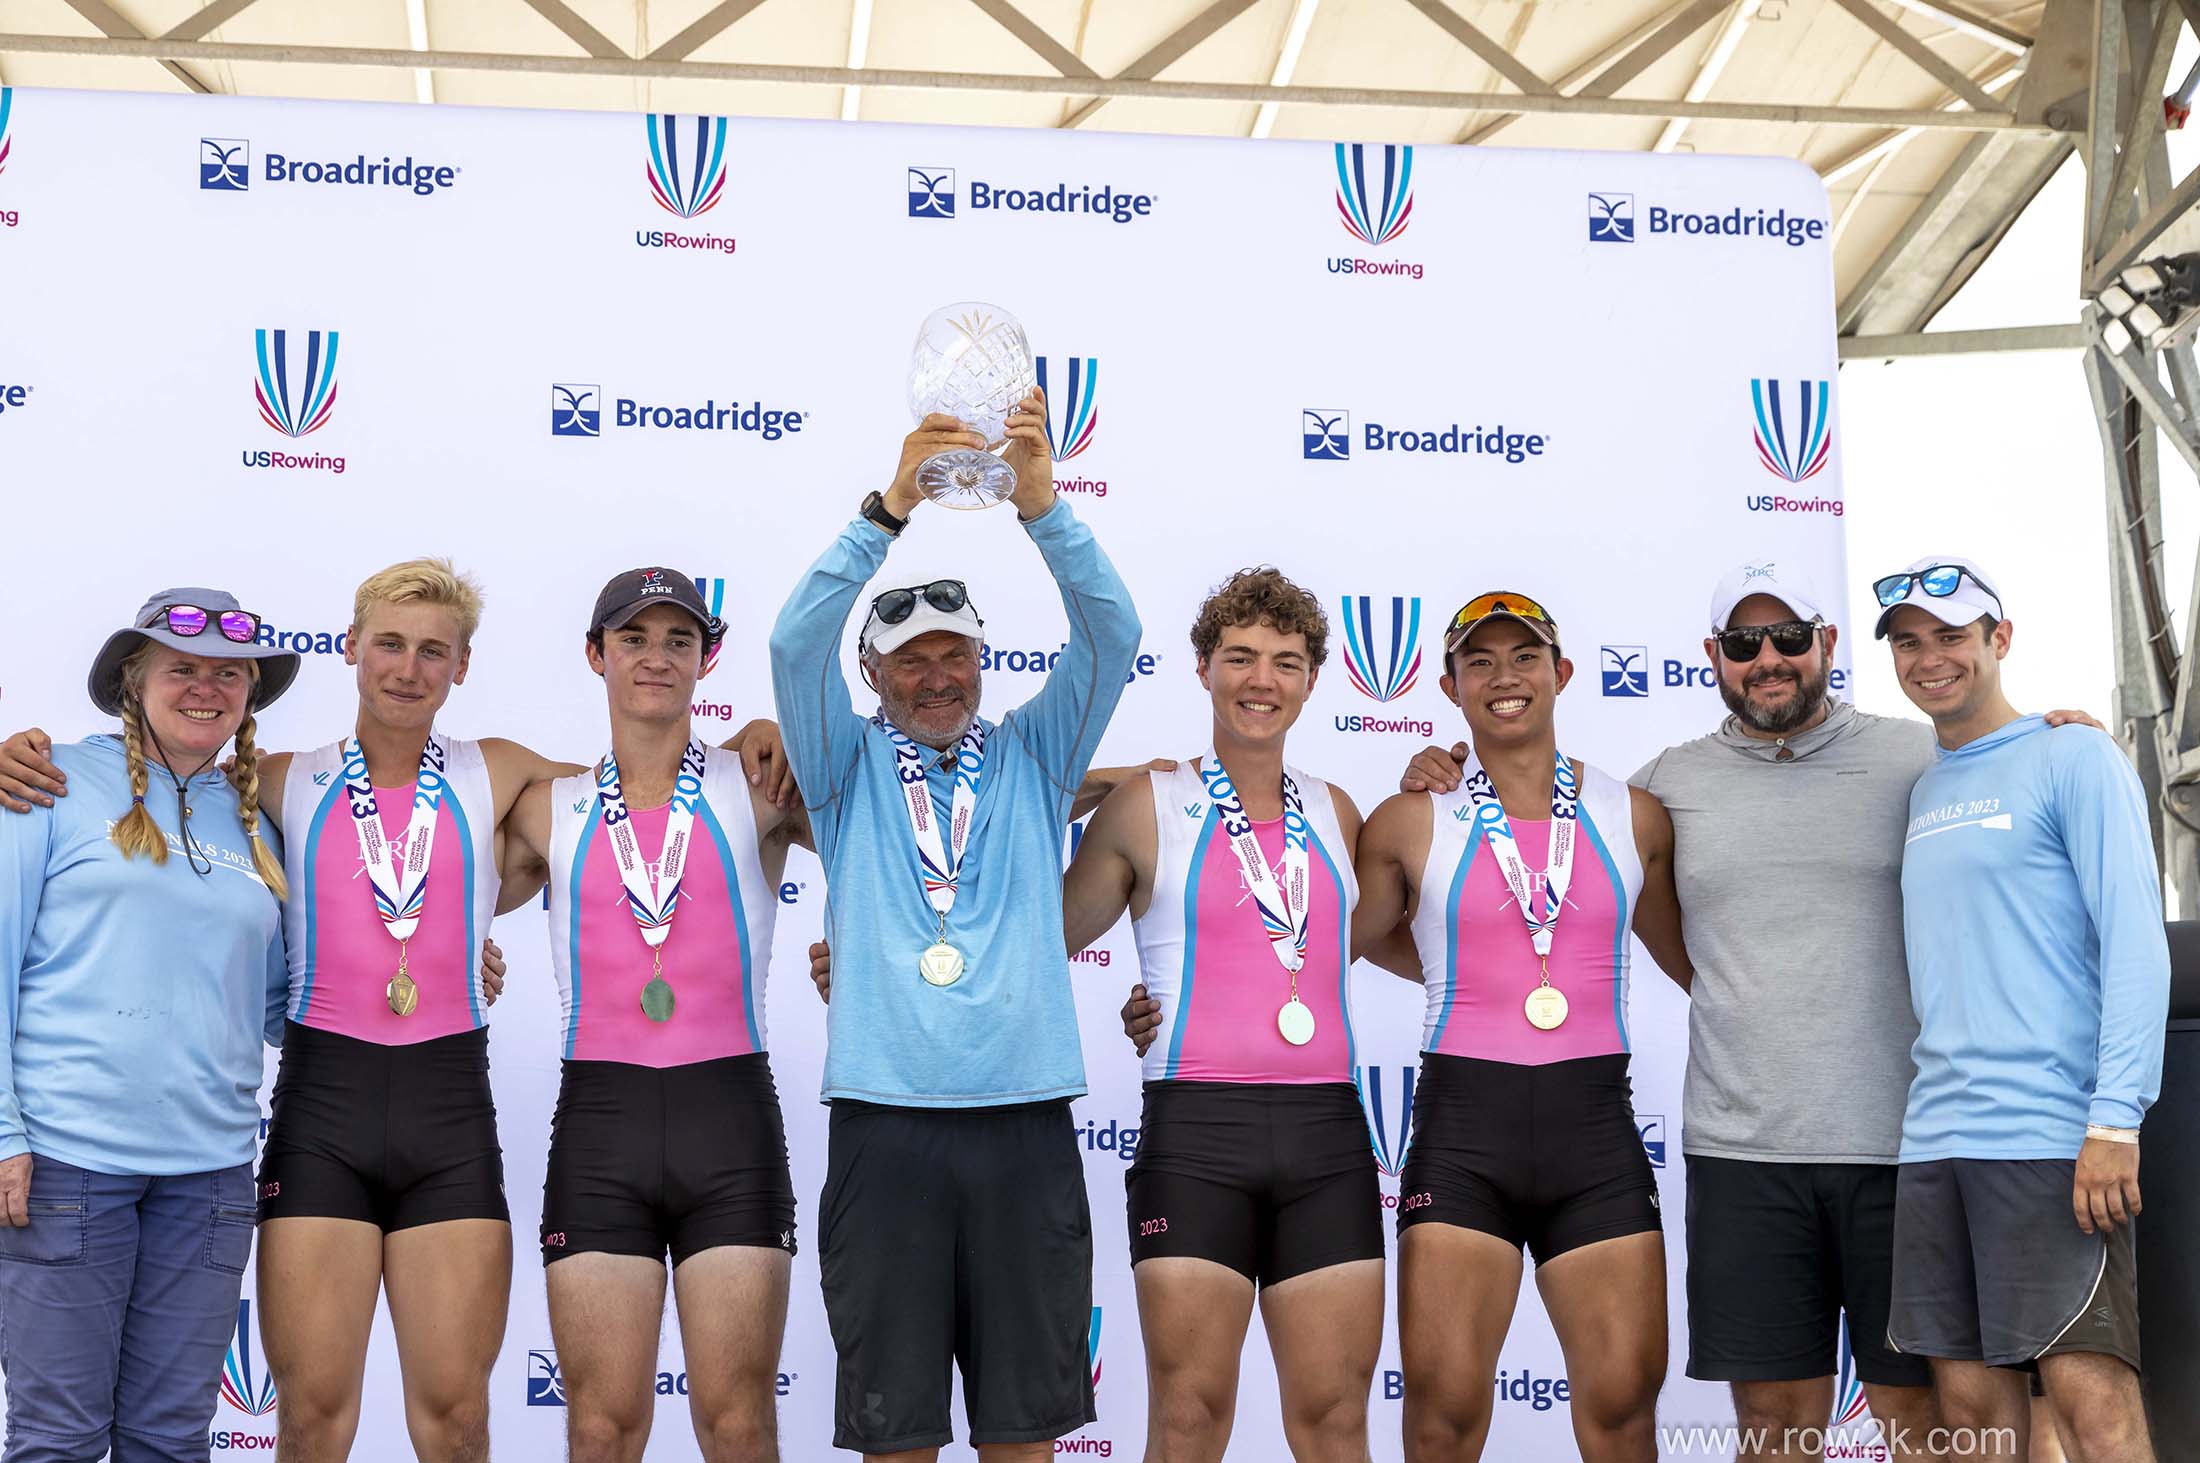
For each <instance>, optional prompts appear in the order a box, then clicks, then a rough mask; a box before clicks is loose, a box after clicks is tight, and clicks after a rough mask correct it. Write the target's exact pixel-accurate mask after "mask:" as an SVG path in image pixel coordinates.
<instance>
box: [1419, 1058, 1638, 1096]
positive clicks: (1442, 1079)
mask: <svg viewBox="0 0 2200 1463" xmlns="http://www.w3.org/2000/svg"><path fill="white" fill-rule="evenodd" d="M1631 1061H1633V1056H1632V1055H1631V1054H1630V1053H1627V1052H1605V1053H1602V1054H1600V1055H1598V1056H1593V1057H1568V1058H1566V1059H1565V1060H1564V1061H1559V1062H1499V1061H1492V1060H1491V1059H1489V1058H1487V1057H1458V1056H1453V1055H1451V1054H1450V1053H1448V1052H1423V1053H1421V1076H1420V1080H1419V1083H1418V1084H1417V1085H1418V1087H1419V1089H1420V1090H1421V1091H1424V1092H1425V1091H1426V1090H1427V1089H1428V1087H1429V1085H1430V1084H1431V1083H1434V1084H1436V1085H1437V1086H1439V1087H1457V1088H1459V1089H1460V1090H1462V1091H1466V1092H1472V1091H1475V1090H1477V1089H1482V1090H1487V1089H1489V1088H1493V1087H1494V1088H1502V1089H1504V1090H1507V1091H1510V1090H1514V1089H1517V1088H1518V1087H1520V1086H1521V1084H1523V1083H1532V1084H1535V1085H1537V1086H1545V1085H1556V1086H1567V1087H1574V1086H1578V1087H1580V1088H1582V1089H1584V1090H1589V1089H1594V1088H1597V1087H1604V1086H1616V1087H1620V1088H1623V1089H1624V1088H1626V1087H1627V1086H1628V1085H1629V1077H1628V1064H1629V1063H1630V1062H1631Z"/></svg>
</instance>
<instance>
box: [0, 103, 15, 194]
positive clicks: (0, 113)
mask: <svg viewBox="0 0 2200 1463" xmlns="http://www.w3.org/2000/svg"><path fill="white" fill-rule="evenodd" d="M14 110H15V88H14V87H12V86H0V173H4V172H6V171H7V170H8V149H9V148H11V147H13V146H14V143H13V142H12V141H11V140H10V138H9V137H8V114H9V113H11V112H12V111H14Z"/></svg>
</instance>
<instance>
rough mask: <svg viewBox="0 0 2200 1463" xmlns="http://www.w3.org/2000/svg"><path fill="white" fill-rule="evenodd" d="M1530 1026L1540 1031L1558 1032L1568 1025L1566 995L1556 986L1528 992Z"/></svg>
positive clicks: (1538, 987) (1545, 986)
mask: <svg viewBox="0 0 2200 1463" xmlns="http://www.w3.org/2000/svg"><path fill="white" fill-rule="evenodd" d="M1527 1010H1528V1024H1529V1025H1530V1026H1533V1027H1534V1028H1535V1029H1536V1030H1538V1031H1556V1030H1558V1028H1559V1027H1561V1026H1563V1025H1565V1024H1566V993H1565V992H1564V991H1562V990H1560V989H1559V988H1558V987H1557V986H1554V985H1539V986H1537V987H1536V988H1535V989H1534V990H1532V991H1530V992H1528V1002H1527Z"/></svg>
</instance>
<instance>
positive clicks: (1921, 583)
mask: <svg viewBox="0 0 2200 1463" xmlns="http://www.w3.org/2000/svg"><path fill="white" fill-rule="evenodd" d="M1965 579H1969V580H1970V581H1971V582H1972V583H1973V584H1975V585H1977V586H1978V587H1979V588H1980V589H1983V590H1985V591H1986V596H1987V598H1989V599H1991V600H1992V601H1993V602H1994V607H1995V608H1996V609H1999V608H2000V607H2001V596H2000V595H1999V594H1997V593H1996V592H1995V590H1994V586H1993V585H1991V584H1988V583H1987V582H1986V581H1985V580H1983V579H1981V578H1979V577H1978V576H1977V575H1976V574H1973V573H1972V572H1971V571H1970V570H1968V569H1966V568H1964V567H1963V566H1962V565H1961V564H1934V565H1932V566H1931V567H1930V568H1925V569H1913V570H1906V571H1904V572H1903V573H1900V574H1889V575H1888V576H1887V577H1886V578H1884V579H1875V580H1873V581H1872V593H1873V594H1875V595H1877V596H1878V597H1879V607H1880V608H1881V609H1892V608H1893V607H1894V606H1896V605H1898V604H1900V603H1902V602H1903V601H1904V600H1906V599H1908V598H1909V597H1910V587H1911V586H1912V585H1916V586H1918V587H1919V588H1921V589H1923V590H1924V591H1925V592H1926V593H1927V594H1929V595H1931V596H1932V597H1933V598H1934V599H1946V598H1947V597H1948V596H1949V595H1951V594H1954V593H1955V592H1956V590H1957V589H1959V588H1960V587H1961V586H1962V584H1963V581H1964V580H1965Z"/></svg>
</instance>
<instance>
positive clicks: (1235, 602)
mask: <svg viewBox="0 0 2200 1463" xmlns="http://www.w3.org/2000/svg"><path fill="white" fill-rule="evenodd" d="M1239 625H1267V626H1269V627H1270V628H1272V629H1274V630H1275V631H1276V632H1277V633H1278V634H1283V635H1303V636H1305V637H1306V655H1307V659H1309V660H1310V661H1312V662H1313V663H1314V665H1315V666H1316V667H1319V666H1320V665H1321V663H1322V662H1323V661H1324V660H1326V659H1328V657H1329V617H1328V616H1327V615H1325V614H1323V613H1322V605H1321V601H1320V600H1318V599H1316V598H1314V596H1313V595H1311V594H1309V593H1307V591H1305V590H1303V589H1301V588H1299V586H1297V585H1296V584H1293V583H1292V582H1291V581H1290V580H1288V579H1286V578H1284V577H1283V575H1282V574H1281V573H1280V572H1279V571H1277V570H1276V569H1275V568H1273V567H1271V566H1269V565H1266V564H1263V565H1261V566H1260V567H1259V568H1256V569H1240V570H1238V571H1237V573H1235V574H1232V575H1231V576H1230V577H1229V578H1228V579H1225V580H1224V581H1222V583H1221V584H1219V585H1217V586H1216V587H1215V589H1214V591H1213V592H1212V593H1210V594H1209V595H1208V596H1207V600H1206V602H1205V603H1204V604H1202V605H1201V606H1200V607H1199V614H1198V615H1197V616H1196V617H1194V619H1193V620H1192V651H1193V653H1194V654H1196V655H1197V656H1198V657H1199V658H1200V659H1201V660H1205V659H1207V658H1208V657H1209V656H1211V655H1213V654H1214V653H1215V647H1216V646H1218V645H1220V644H1221V643H1222V632H1223V631H1225V630H1228V629H1233V628H1235V627H1236V626H1239Z"/></svg>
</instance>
